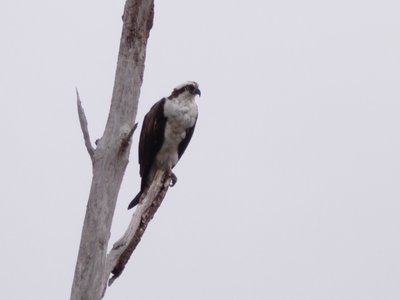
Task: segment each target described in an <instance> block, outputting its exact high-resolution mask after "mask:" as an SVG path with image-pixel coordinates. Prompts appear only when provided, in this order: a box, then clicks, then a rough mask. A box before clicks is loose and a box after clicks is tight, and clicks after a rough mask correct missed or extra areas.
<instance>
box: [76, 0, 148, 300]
mask: <svg viewBox="0 0 400 300" xmlns="http://www.w3.org/2000/svg"><path fill="white" fill-rule="evenodd" d="M153 16H154V0H127V1H126V3H125V8H124V14H123V29H122V36H121V41H120V49H119V54H118V63H117V70H116V75H115V83H114V90H113V95H112V99H111V107H110V112H109V115H108V120H107V124H106V128H105V130H104V134H103V136H102V138H101V139H100V140H99V141H98V143H97V148H96V149H92V148H91V146H90V145H91V144H90V141H89V143H88V141H87V139H88V137H89V135H88V132H87V126H86V125H85V122H86V118H82V116H81V114H83V116H84V113H83V109H82V110H81V111H79V114H80V120H81V127H82V130H83V133H84V136H85V143H86V146H87V149H88V152H89V154H90V155H91V157H92V162H93V178H92V185H91V189H90V194H89V200H88V204H87V208H86V215H85V220H84V224H83V229H82V236H81V243H80V247H79V253H78V259H77V263H76V268H75V275H74V280H73V285H72V290H71V299H73V300H76V299H84V300H91V299H93V300H98V299H101V298H102V296H103V295H104V291H105V289H106V287H107V280H108V277H107V276H105V272H106V254H107V246H108V242H109V238H110V230H111V223H112V218H113V215H114V210H115V204H116V201H117V196H118V192H119V189H120V186H121V182H122V178H123V175H124V173H125V169H126V166H127V164H128V160H129V152H130V143H129V140H130V137H131V136H132V133H133V130H134V124H135V119H136V113H137V107H138V99H139V95H140V88H141V85H142V81H143V72H144V62H145V57H146V45H147V40H148V37H149V33H150V30H151V27H152V24H153ZM79 102H80V101H79V99H78V108H79V106H80V104H79ZM78 110H79V109H78ZM82 120H84V122H82ZM82 123H83V124H84V125H82ZM85 127H86V133H87V135H85V130H84V128H85ZM86 136H87V138H86Z"/></svg>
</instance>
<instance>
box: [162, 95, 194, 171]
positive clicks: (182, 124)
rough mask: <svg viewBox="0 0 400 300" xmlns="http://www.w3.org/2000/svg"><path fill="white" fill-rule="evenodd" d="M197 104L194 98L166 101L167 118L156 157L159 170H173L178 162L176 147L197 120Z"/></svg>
mask: <svg viewBox="0 0 400 300" xmlns="http://www.w3.org/2000/svg"><path fill="white" fill-rule="evenodd" d="M197 113H198V111H197V104H196V102H195V101H194V97H193V98H190V99H184V98H179V97H178V98H175V99H173V100H166V102H165V105H164V115H165V116H166V118H167V123H166V125H165V133H164V142H163V145H162V147H161V149H160V151H159V153H158V155H157V159H156V161H157V165H158V167H159V168H163V169H167V168H173V167H174V166H175V165H176V163H177V162H178V159H179V157H178V146H179V144H180V143H181V142H182V140H183V139H184V138H185V137H186V130H187V129H188V128H190V127H193V126H194V124H195V122H196V119H197Z"/></svg>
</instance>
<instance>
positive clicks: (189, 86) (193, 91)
mask: <svg viewBox="0 0 400 300" xmlns="http://www.w3.org/2000/svg"><path fill="white" fill-rule="evenodd" d="M196 95H199V96H201V92H200V90H199V85H198V84H197V82H194V81H187V82H185V83H182V84H180V85H178V86H177V87H176V88H174V90H173V91H172V93H171V95H170V96H169V98H176V97H178V96H183V97H185V98H186V97H188V98H192V97H195V96H196Z"/></svg>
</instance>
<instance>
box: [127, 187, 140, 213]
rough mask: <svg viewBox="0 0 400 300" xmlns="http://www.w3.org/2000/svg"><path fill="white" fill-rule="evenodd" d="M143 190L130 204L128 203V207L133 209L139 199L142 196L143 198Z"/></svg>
mask: <svg viewBox="0 0 400 300" xmlns="http://www.w3.org/2000/svg"><path fill="white" fill-rule="evenodd" d="M142 193H143V192H142V191H140V192H139V193H138V194H137V195H136V197H135V198H133V200H132V201H131V203H129V205H128V209H131V208H132V207H135V206H136V205H137V204H138V203H139V201H140V198H141V196H142Z"/></svg>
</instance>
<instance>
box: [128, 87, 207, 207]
mask: <svg viewBox="0 0 400 300" xmlns="http://www.w3.org/2000/svg"><path fill="white" fill-rule="evenodd" d="M196 96H201V92H200V89H199V85H198V84H197V83H196V82H194V81H187V82H185V83H182V84H180V85H178V86H177V87H175V88H174V89H173V91H172V93H171V95H169V96H168V97H164V98H162V99H161V100H160V101H158V102H156V103H155V104H154V105H153V106H152V107H151V109H150V111H149V112H148V113H147V114H146V116H145V117H144V120H143V124H142V130H141V132H140V139H139V165H140V171H139V173H140V177H141V185H140V191H139V193H138V194H137V195H136V197H135V198H133V200H132V201H131V202H130V204H129V206H128V209H131V208H133V207H134V206H135V205H137V204H138V203H139V202H140V201H141V198H142V195H144V194H145V193H146V192H147V190H148V188H149V187H150V185H151V183H152V181H153V179H154V176H155V174H156V171H157V170H163V171H168V172H169V173H170V174H171V177H172V179H171V186H173V185H175V183H176V182H177V177H176V175H175V174H174V173H172V169H173V168H174V167H175V165H176V164H177V163H178V161H179V159H180V158H181V157H182V155H183V153H184V152H185V150H186V148H187V146H188V144H189V142H190V140H191V138H192V136H193V132H194V129H195V127H196V122H197V116H198V107H197V104H196V101H195V98H196Z"/></svg>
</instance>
